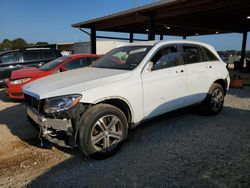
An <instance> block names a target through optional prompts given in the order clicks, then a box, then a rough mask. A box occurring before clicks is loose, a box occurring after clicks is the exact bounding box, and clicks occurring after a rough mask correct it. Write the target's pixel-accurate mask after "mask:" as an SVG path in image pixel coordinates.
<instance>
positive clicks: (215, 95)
mask: <svg viewBox="0 0 250 188" xmlns="http://www.w3.org/2000/svg"><path fill="white" fill-rule="evenodd" d="M224 97H225V92H224V89H223V87H222V86H221V85H220V84H217V83H214V84H213V85H212V86H211V88H210V89H209V92H208V95H207V97H206V99H205V100H204V102H203V110H204V111H205V112H206V113H207V114H208V115H217V114H219V112H220V111H221V109H222V107H223V104H224Z"/></svg>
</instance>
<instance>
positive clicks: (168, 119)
mask: <svg viewBox="0 0 250 188" xmlns="http://www.w3.org/2000/svg"><path fill="white" fill-rule="evenodd" d="M36 134H37V133H36V131H35V130H34V129H33V128H32V127H31V125H29V123H28V122H27V121H26V117H25V113H24V104H23V103H20V102H18V101H14V102H13V101H11V100H8V99H7V98H6V97H5V95H4V92H3V90H0V144H1V147H0V187H26V186H28V187H52V186H56V187H113V186H114V187H118V186H119V187H120V186H122V187H145V186H146V187H220V188H224V187H246V188H249V187H250V87H245V88H244V89H232V90H230V91H229V94H228V95H227V97H226V99H225V107H224V109H223V111H222V112H221V113H220V115H218V116H216V117H207V116H203V115H201V114H199V112H197V110H196V109H194V108H188V109H184V110H180V111H177V112H174V113H170V114H167V115H164V116H162V117H159V118H157V119H155V120H151V121H149V122H147V123H143V124H142V125H140V126H139V127H138V128H136V129H135V130H132V131H130V132H129V136H128V139H127V141H126V143H125V144H124V146H123V148H122V149H121V150H120V151H119V152H118V153H117V154H116V155H115V156H114V157H112V158H109V159H106V160H103V161H94V160H90V159H88V160H87V159H84V158H82V157H81V156H80V154H79V152H78V151H77V150H74V151H71V150H66V149H61V148H59V149H58V148H55V147H53V149H52V150H48V149H42V148H41V147H40V145H39V139H37V138H36Z"/></svg>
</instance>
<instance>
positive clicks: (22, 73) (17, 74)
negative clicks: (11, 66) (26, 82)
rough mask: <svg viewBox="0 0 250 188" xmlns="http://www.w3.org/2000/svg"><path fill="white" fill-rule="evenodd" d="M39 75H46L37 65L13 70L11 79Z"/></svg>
mask: <svg viewBox="0 0 250 188" xmlns="http://www.w3.org/2000/svg"><path fill="white" fill-rule="evenodd" d="M39 75H44V71H41V70H39V69H38V68H36V67H27V68H22V69H19V70H15V71H12V73H11V76H10V79H11V80H16V79H19V78H33V77H38V76H39Z"/></svg>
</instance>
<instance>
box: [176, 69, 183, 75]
mask: <svg viewBox="0 0 250 188" xmlns="http://www.w3.org/2000/svg"><path fill="white" fill-rule="evenodd" d="M183 72H184V70H180V71H176V73H177V74H181V73H183Z"/></svg>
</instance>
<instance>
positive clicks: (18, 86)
mask: <svg viewBox="0 0 250 188" xmlns="http://www.w3.org/2000/svg"><path fill="white" fill-rule="evenodd" d="M100 57H101V56H100V55H95V54H77V55H70V56H63V57H60V58H57V59H55V60H53V61H50V62H48V63H46V64H44V65H43V66H41V67H39V68H36V67H29V68H23V69H19V70H16V71H13V72H12V73H11V76H10V78H9V79H7V80H6V81H5V85H6V93H7V95H8V97H9V98H12V99H24V95H23V92H22V87H23V86H24V85H25V84H27V83H29V82H31V81H34V80H36V79H39V78H42V77H45V76H48V75H51V74H55V73H58V72H62V71H68V70H73V69H78V68H82V67H86V66H88V65H90V64H91V63H92V62H93V61H95V60H96V59H98V58H100Z"/></svg>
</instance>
